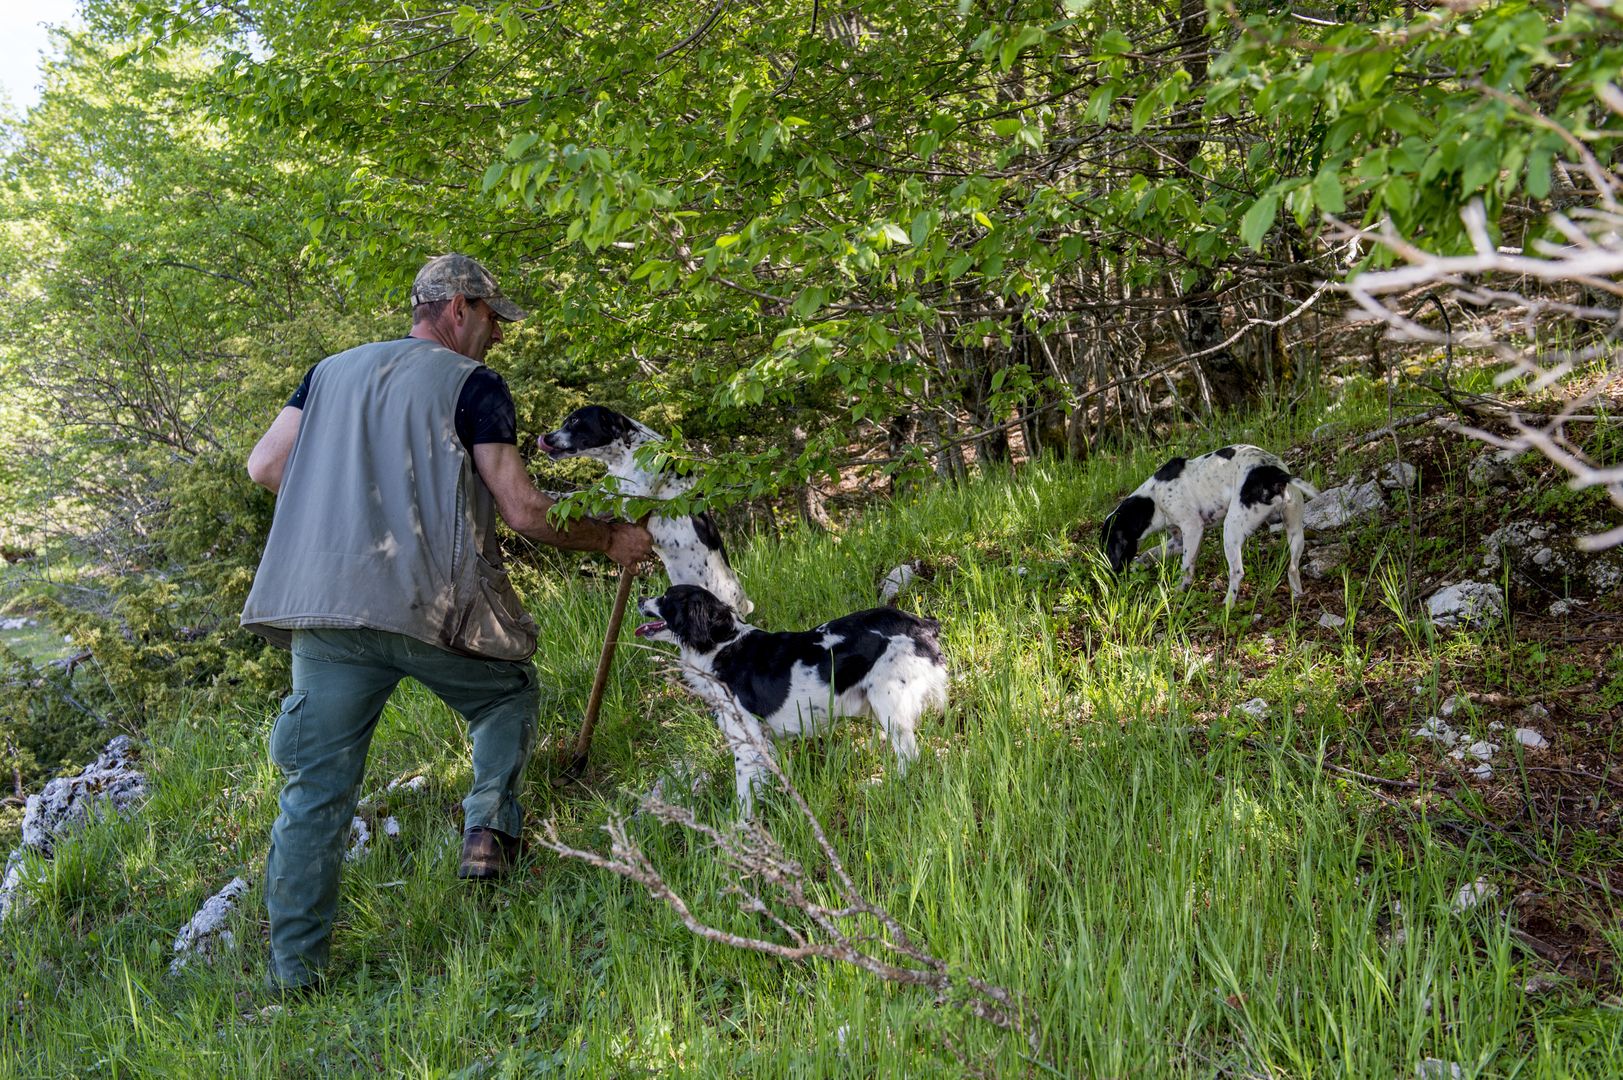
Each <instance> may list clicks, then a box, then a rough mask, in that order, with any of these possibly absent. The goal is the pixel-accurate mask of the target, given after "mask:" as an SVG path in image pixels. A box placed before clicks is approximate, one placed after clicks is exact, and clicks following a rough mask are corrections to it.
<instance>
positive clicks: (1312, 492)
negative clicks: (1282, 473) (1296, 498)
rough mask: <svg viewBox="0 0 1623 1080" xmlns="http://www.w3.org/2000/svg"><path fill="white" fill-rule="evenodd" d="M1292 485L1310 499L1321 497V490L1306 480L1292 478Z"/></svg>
mask: <svg viewBox="0 0 1623 1080" xmlns="http://www.w3.org/2000/svg"><path fill="white" fill-rule="evenodd" d="M1290 485H1291V487H1293V488H1295V489H1296V490H1298V491H1300V492H1301V493H1302V494H1303V495H1306V496H1307V497H1308V498H1310V499H1317V498H1318V497H1319V489H1318V488H1316V487H1314V486H1313V485H1312V484H1310V483H1308V482H1307V481H1306V480H1303V479H1302V478H1301V477H1300V476H1293V477H1291V479H1290Z"/></svg>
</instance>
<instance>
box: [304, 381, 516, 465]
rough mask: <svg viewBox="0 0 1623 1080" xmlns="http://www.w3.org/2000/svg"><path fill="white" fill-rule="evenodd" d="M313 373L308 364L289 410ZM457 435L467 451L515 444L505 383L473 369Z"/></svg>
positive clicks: (464, 387) (513, 417)
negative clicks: (488, 446)
mask: <svg viewBox="0 0 1623 1080" xmlns="http://www.w3.org/2000/svg"><path fill="white" fill-rule="evenodd" d="M315 370H316V369H315V365H311V367H310V370H309V371H306V372H305V373H304V381H303V382H301V383H299V388H298V389H297V390H295V391H293V396H292V397H290V398H288V399H287V407H288V408H290V409H302V408H304V399H305V397H306V396H307V395H308V394H309V393H310V376H311V375H313V374H315ZM456 434H457V438H459V439H461V440H462V445H463V446H465V447H467V448H468V449H469V450H472V449H473V448H474V447H475V446H478V445H479V444H480V443H507V444H508V445H510V446H516V445H518V413H517V410H516V409H514V407H513V395H512V394H511V393H509V392H508V389H507V382H506V380H504V379H503V378H502V377H501V376H500V375H498V374H496V373H495V372H494V371H492V370H490V369H489V368H487V367H480V368H478V369H477V370H475V371H474V373H473V374H472V375H469V376H468V381H467V382H465V383H463V384H462V393H461V394H460V395H459V396H458V397H457V399H456Z"/></svg>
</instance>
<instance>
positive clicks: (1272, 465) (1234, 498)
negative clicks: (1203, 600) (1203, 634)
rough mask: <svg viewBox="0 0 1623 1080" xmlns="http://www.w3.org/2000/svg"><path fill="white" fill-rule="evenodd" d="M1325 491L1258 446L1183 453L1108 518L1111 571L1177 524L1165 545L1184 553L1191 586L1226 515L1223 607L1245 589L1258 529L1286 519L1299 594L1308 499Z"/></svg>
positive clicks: (1167, 550)
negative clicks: (1213, 528)
mask: <svg viewBox="0 0 1623 1080" xmlns="http://www.w3.org/2000/svg"><path fill="white" fill-rule="evenodd" d="M1318 493H1319V492H1318V490H1317V489H1316V488H1314V487H1313V485H1312V484H1309V483H1308V482H1307V481H1306V480H1303V479H1301V478H1300V477H1297V476H1292V475H1291V473H1290V470H1289V469H1287V468H1286V467H1285V463H1284V462H1283V461H1281V460H1279V459H1278V458H1277V457H1275V456H1274V455H1273V454H1270V453H1269V452H1268V451H1266V450H1263V449H1260V448H1258V447H1255V446H1225V447H1223V448H1222V449H1221V450H1213V451H1212V452H1211V453H1209V454H1202V455H1201V456H1200V457H1197V458H1181V457H1176V458H1173V459H1172V460H1171V461H1169V462H1167V463H1166V464H1165V465H1163V466H1161V467H1160V468H1159V469H1157V470H1155V475H1154V476H1152V477H1150V478H1149V479H1148V480H1146V481H1144V482H1143V483H1142V484H1140V485H1139V486H1138V490H1136V491H1134V492H1133V493H1132V494H1131V495H1129V496H1127V498H1125V499H1123V500H1122V501H1121V505H1119V506H1117V507H1116V509H1114V510H1112V511H1111V512H1110V516H1109V517H1107V518H1105V522H1104V528H1103V530H1102V535H1101V541H1102V542H1103V544H1104V549H1105V556H1106V557H1107V558H1108V559H1109V560H1110V568H1111V569H1112V570H1114V571H1115V572H1116V573H1118V574H1119V573H1121V571H1122V569H1123V568H1124V567H1126V565H1127V564H1128V563H1129V562H1131V561H1132V559H1133V556H1134V555H1136V554H1137V553H1138V544H1139V541H1140V540H1142V539H1143V538H1144V537H1146V536H1148V535H1150V534H1151V533H1154V532H1159V531H1160V530H1162V529H1167V528H1170V529H1171V530H1172V532H1173V535H1171V536H1169V537H1168V538H1167V542H1166V544H1165V545H1164V546H1163V552H1162V554H1163V555H1173V554H1177V553H1178V552H1179V551H1182V552H1183V586H1184V588H1188V587H1189V583H1190V582H1191V581H1193V580H1194V579H1195V556H1196V555H1197V554H1198V552H1199V550H1200V537H1201V532H1202V531H1203V530H1204V529H1205V528H1206V526H1208V525H1212V524H1215V523H1216V522H1217V520H1218V518H1222V519H1223V554H1224V556H1226V557H1227V559H1228V564H1229V591H1228V596H1226V597H1225V598H1224V599H1223V606H1225V607H1229V606H1232V605H1233V603H1234V598H1235V596H1236V595H1237V594H1238V593H1239V591H1240V579H1241V578H1243V577H1244V576H1245V568H1244V567H1243V566H1242V565H1241V564H1240V549H1241V547H1242V546H1243V545H1244V544H1245V541H1246V538H1247V537H1248V536H1250V535H1251V534H1252V533H1254V532H1256V531H1257V529H1258V528H1259V527H1260V526H1262V525H1264V524H1266V523H1268V522H1270V521H1278V520H1280V519H1281V518H1282V517H1283V519H1284V522H1285V534H1286V536H1287V537H1288V538H1289V540H1290V553H1291V562H1290V585H1291V596H1292V597H1293V598H1294V597H1297V596H1300V595H1301V594H1302V574H1301V571H1300V570H1299V569H1298V564H1299V563H1300V562H1301V558H1302V503H1303V501H1304V499H1303V496H1304V495H1305V496H1306V497H1307V498H1309V499H1311V498H1313V497H1315V496H1316V495H1318Z"/></svg>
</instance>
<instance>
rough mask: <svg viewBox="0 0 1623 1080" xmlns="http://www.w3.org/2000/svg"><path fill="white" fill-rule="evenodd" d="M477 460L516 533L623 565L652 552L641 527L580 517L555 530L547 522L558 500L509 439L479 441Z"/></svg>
mask: <svg viewBox="0 0 1623 1080" xmlns="http://www.w3.org/2000/svg"><path fill="white" fill-rule="evenodd" d="M473 464H474V468H476V469H478V470H479V478H480V479H481V480H483V481H484V482H485V486H486V487H487V488H489V489H490V494H491V496H492V497H494V499H495V500H496V512H497V513H498V514H500V515H501V516H502V520H503V521H505V522H507V524H509V525H511V526H512V527H513V531H515V532H518V533H521V534H523V535H524V536H528V537H530V538H531V539H534V540H540V541H541V542H542V543H544V544H551V545H552V546H553V547H559V548H564V549H565V550H568V551H601V552H603V553H604V554H605V555H607V556H608V557H609V558H611V559H613V560H614V561H615V562H617V563H619V564H620V565H621V566H631V565H634V564H635V563H639V562H642V561H643V560H644V559H646V558H648V556H649V554H650V553H651V552H652V550H653V546H652V540H651V538H650V537H649V535H648V530H646V529H644V528H642V527H641V526H638V525H627V524H616V523H613V522H608V521H600V520H598V519H597V518H582V519H580V520H577V521H572V522H570V523H569V527H568V528H567V529H564V530H559V529H558V528H556V527H555V526H554V525H553V524H552V523H551V522H549V521H548V520H547V511H548V510H551V509H552V507H553V506H554V505H555V502H556V500H554V499H553V498H552V497H551V496H549V495H547V494H545V493H544V492H542V491H540V490H538V489H537V488H536V486H535V483H534V482H533V481H532V480H531V479H530V473H529V470H527V469H525V467H524V459H523V458H522V457H520V456H519V452H518V447H516V446H514V445H512V444H511V443H479V444H477V445H476V446H474V448H473Z"/></svg>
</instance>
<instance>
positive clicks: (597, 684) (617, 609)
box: [574, 567, 637, 762]
mask: <svg viewBox="0 0 1623 1080" xmlns="http://www.w3.org/2000/svg"><path fill="white" fill-rule="evenodd" d="M636 580H637V571H636V570H635V569H634V568H632V567H623V568H622V569H621V570H620V590H619V591H618V592H617V593H615V594H614V610H613V611H612V612H610V614H609V632H608V633H607V634H606V635H605V636H604V638H603V651H602V652H601V653H600V654H598V658H597V674H596V675H594V676H593V677H592V693H591V696H590V697H588V698H587V699H586V719H585V721H584V722H583V723H582V724H581V726H580V735H579V736H578V737H577V738H576V739H575V753H574V760H575V761H576V762H584V761H585V759H586V754H587V751H588V750H589V749H590V748H591V745H592V729H593V728H595V727H597V713H598V710H599V709H600V708H601V707H602V705H603V688H604V687H606V686H607V685H608V683H609V667H610V665H611V663H612V662H613V660H614V647H615V646H616V645H618V644H619V643H620V624H621V623H622V622H624V621H625V617H626V603H627V602H628V601H629V600H630V599H631V585H632V582H634V581H636Z"/></svg>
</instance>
